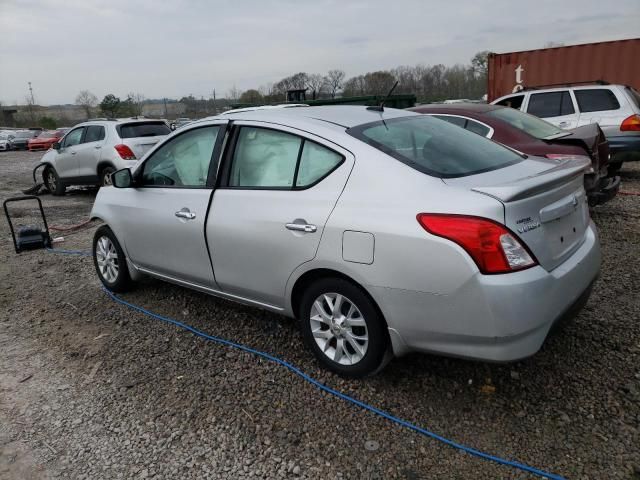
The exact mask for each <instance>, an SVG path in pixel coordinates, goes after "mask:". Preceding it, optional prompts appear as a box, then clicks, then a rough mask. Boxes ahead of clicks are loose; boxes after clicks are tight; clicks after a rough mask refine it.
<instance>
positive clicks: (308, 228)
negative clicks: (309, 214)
mask: <svg viewBox="0 0 640 480" xmlns="http://www.w3.org/2000/svg"><path fill="white" fill-rule="evenodd" d="M285 227H286V228H287V230H293V231H294V232H305V233H313V232H315V231H316V230H318V227H316V226H315V225H310V224H308V223H287V224H286V225H285Z"/></svg>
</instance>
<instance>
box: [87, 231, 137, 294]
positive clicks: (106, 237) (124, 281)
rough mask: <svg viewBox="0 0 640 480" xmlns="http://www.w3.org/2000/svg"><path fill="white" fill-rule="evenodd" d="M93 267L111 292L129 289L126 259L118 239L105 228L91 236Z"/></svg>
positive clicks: (129, 281)
mask: <svg viewBox="0 0 640 480" xmlns="http://www.w3.org/2000/svg"><path fill="white" fill-rule="evenodd" d="M93 265H94V266H95V268H96V272H97V273H98V278H100V281H101V282H102V284H103V285H104V286H105V287H107V288H108V289H109V290H111V291H113V292H125V291H127V290H129V289H130V287H131V278H130V277H129V268H128V265H127V258H126V257H125V255H124V251H123V250H122V247H120V243H119V242H118V239H117V238H116V236H115V235H114V234H113V232H112V231H111V229H110V228H109V227H107V226H104V225H103V226H102V227H100V228H98V230H96V233H95V235H94V236H93Z"/></svg>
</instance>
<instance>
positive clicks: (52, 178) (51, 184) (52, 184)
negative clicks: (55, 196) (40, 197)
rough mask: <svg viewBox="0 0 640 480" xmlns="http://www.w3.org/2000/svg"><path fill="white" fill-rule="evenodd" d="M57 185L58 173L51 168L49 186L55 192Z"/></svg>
mask: <svg viewBox="0 0 640 480" xmlns="http://www.w3.org/2000/svg"><path fill="white" fill-rule="evenodd" d="M57 186H58V182H57V181H56V174H55V173H54V172H53V170H49V171H48V172H47V188H48V189H49V190H50V191H51V192H55V191H56V188H57Z"/></svg>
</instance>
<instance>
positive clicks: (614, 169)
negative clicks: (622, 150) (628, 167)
mask: <svg viewBox="0 0 640 480" xmlns="http://www.w3.org/2000/svg"><path fill="white" fill-rule="evenodd" d="M622 163H623V162H615V163H610V164H609V166H608V167H607V173H608V174H609V176H611V175H612V174H614V173H618V172H619V171H620V169H621V168H622Z"/></svg>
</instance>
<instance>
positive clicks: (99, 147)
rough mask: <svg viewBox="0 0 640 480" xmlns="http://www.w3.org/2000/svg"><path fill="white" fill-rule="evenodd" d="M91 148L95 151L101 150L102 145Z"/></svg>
mask: <svg viewBox="0 0 640 480" xmlns="http://www.w3.org/2000/svg"><path fill="white" fill-rule="evenodd" d="M93 148H95V149H96V150H100V149H101V148H102V145H96V146H95V147H93Z"/></svg>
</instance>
